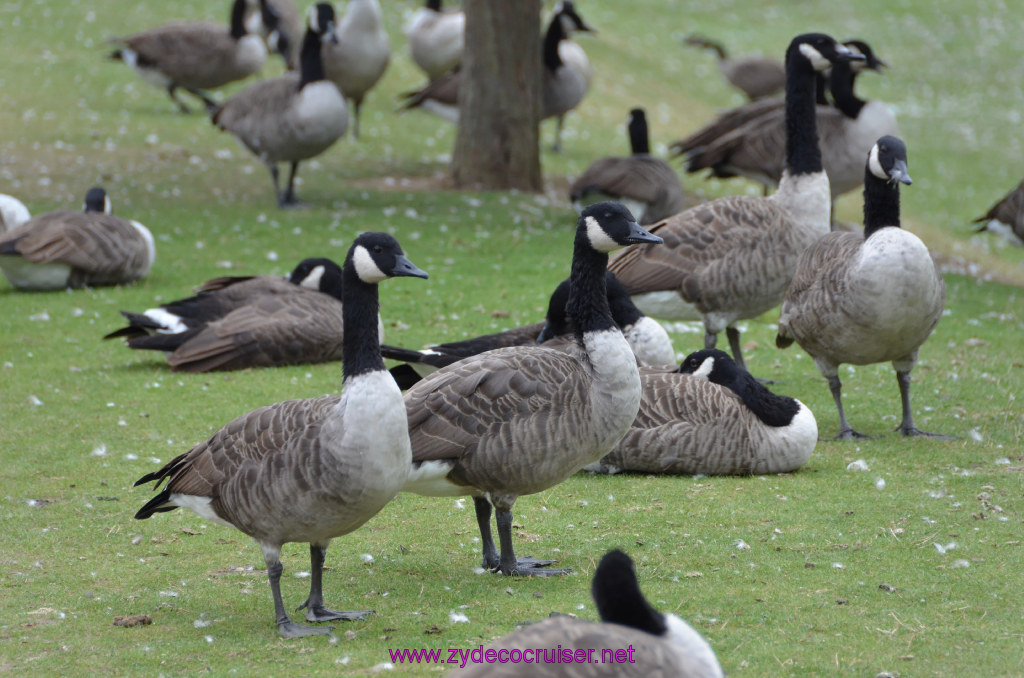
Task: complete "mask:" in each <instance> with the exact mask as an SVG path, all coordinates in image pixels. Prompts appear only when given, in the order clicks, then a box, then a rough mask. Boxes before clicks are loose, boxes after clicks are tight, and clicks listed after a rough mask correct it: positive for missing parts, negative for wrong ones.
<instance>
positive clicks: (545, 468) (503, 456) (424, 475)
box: [403, 202, 660, 576]
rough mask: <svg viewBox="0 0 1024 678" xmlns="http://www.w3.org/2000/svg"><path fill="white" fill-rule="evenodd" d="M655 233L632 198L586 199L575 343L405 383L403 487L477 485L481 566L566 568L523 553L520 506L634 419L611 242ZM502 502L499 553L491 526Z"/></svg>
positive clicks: (630, 362) (465, 488) (576, 262)
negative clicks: (608, 286)
mask: <svg viewBox="0 0 1024 678" xmlns="http://www.w3.org/2000/svg"><path fill="white" fill-rule="evenodd" d="M645 242H646V243H656V242H660V238H658V237H656V236H652V235H651V234H650V233H648V232H647V231H645V230H644V229H643V228H641V227H640V225H639V224H637V223H636V221H634V219H633V216H632V215H631V214H630V213H629V210H627V209H626V208H625V207H623V206H622V205H619V204H618V203H612V202H604V203H598V204H596V205H592V206H590V207H588V208H587V209H585V210H584V211H583V213H582V214H581V215H580V217H579V221H578V223H577V227H576V238H575V245H574V248H573V258H572V275H571V276H570V279H569V304H568V315H569V317H570V318H571V319H572V321H573V323H574V324H575V327H576V343H577V347H576V350H575V351H556V350H553V349H549V348H544V347H541V346H516V347H511V348H501V349H496V350H494V351H487V352H486V353H481V354H480V355H476V356H472V357H469V358H466V359H465V360H461V361H459V362H456V363H453V364H451V365H449V366H447V367H442V368H441V369H439V370H438V371H437V372H435V373H433V374H431V375H430V376H428V377H426V378H425V379H424V380H423V381H421V382H419V383H418V384H416V385H415V386H413V387H412V388H411V389H409V390H408V391H406V394H405V406H406V409H407V411H408V414H409V437H410V439H411V440H412V448H413V468H412V471H411V473H410V477H409V482H408V483H407V484H406V486H405V487H404V488H403V490H404V491H407V492H415V493H417V494H424V495H428V496H440V497H448V496H464V495H471V496H472V497H473V502H474V505H475V508H476V517H477V524H478V526H479V528H480V536H481V539H482V543H483V566H484V567H485V568H487V569H489V570H499V571H500V572H501V573H502V574H505V575H513V574H520V575H538V576H546V575H552V574H564V573H565V572H567V570H544V569H541V568H542V567H543V566H544V565H548V564H550V563H551V561H536V560H533V559H517V558H516V555H515V552H514V550H513V548H512V505H513V504H514V503H515V501H516V498H517V497H519V496H522V495H524V494H534V493H536V492H541V491H543V490H546V489H547V488H549V487H552V486H554V485H556V484H558V483H560V482H562V481H563V480H565V479H566V478H568V477H569V476H570V475H572V474H573V473H575V472H576V471H578V470H580V469H581V468H583V467H584V466H586V465H587V464H589V463H590V462H592V461H596V460H598V459H600V458H601V457H603V456H604V455H606V454H607V453H608V452H609V451H610V450H611V449H612V447H613V446H614V445H615V443H617V442H618V441H619V439H620V438H621V437H622V436H623V434H624V433H625V431H626V430H627V429H628V428H629V425H630V424H631V423H632V422H633V419H635V418H636V412H637V409H638V408H639V406H640V375H639V372H638V368H637V364H636V357H634V355H633V351H631V350H630V348H629V344H628V343H626V340H625V338H624V337H623V336H622V332H621V331H620V330H619V328H618V327H616V325H615V322H614V321H613V320H612V317H611V311H610V310H609V308H608V299H607V296H606V292H605V266H606V264H607V261H608V252H611V251H613V250H615V249H618V248H620V247H624V246H626V245H631V244H635V243H645ZM492 506H493V507H494V508H495V509H497V516H496V518H497V525H498V537H499V540H500V544H501V552H500V555H499V553H498V551H497V550H496V549H495V547H494V539H493V538H492V536H491V526H490V517H491V508H492Z"/></svg>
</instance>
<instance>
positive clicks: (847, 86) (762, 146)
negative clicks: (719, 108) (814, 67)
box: [679, 40, 898, 200]
mask: <svg viewBox="0 0 1024 678" xmlns="http://www.w3.org/2000/svg"><path fill="white" fill-rule="evenodd" d="M843 44H844V45H845V46H846V47H848V48H850V49H851V50H853V51H854V52H856V53H859V54H862V55H863V56H864V57H865V59H864V61H857V62H844V63H838V64H836V65H835V66H833V68H832V73H831V76H830V77H829V89H830V91H831V92H832V98H833V100H834V102H835V106H834V107H833V106H819V107H818V109H817V128H818V139H819V146H820V148H821V159H822V164H823V166H824V167H825V173H826V174H828V178H829V185H830V187H831V191H832V198H833V200H834V199H835V198H837V197H838V196H840V195H842V194H843V193H847V192H849V191H852V190H854V189H855V188H857V187H859V186H860V185H861V181H862V179H863V174H864V160H863V159H864V156H865V154H866V153H867V152H868V150H870V149H871V146H872V145H873V144H874V143H875V141H876V140H877V139H878V138H879V137H880V136H885V135H893V134H897V133H898V131H897V124H896V117H895V116H894V115H893V112H892V110H891V109H890V108H889V107H888V106H887V105H886V104H884V103H883V102H881V101H879V100H871V101H865V100H863V99H860V98H858V97H857V96H856V94H854V91H853V87H854V81H855V79H856V77H857V75H858V74H859V73H860V72H861V71H862V70H863V69H870V70H875V71H881V70H882V69H883V68H884V67H885V66H886V64H885V62H884V61H882V60H881V59H879V58H878V57H877V56H875V54H874V52H873V51H872V49H871V48H870V46H868V45H867V44H866V43H865V42H863V41H860V40H850V41H847V42H845V43H843ZM736 122H741V126H739V127H736V126H730V125H735V123H736ZM710 129H715V130H717V136H715V137H714V138H710V139H709V138H708V137H709V136H710V134H709V132H710ZM695 140H699V141H695ZM698 144H699V145H698ZM785 147H786V125H785V111H784V109H783V108H782V107H779V108H775V109H770V110H769V112H767V113H765V114H762V115H759V116H757V117H756V118H753V119H748V120H744V119H743V118H742V117H739V116H734V117H732V118H731V119H729V120H727V121H723V120H722V119H721V118H720V119H719V120H717V121H715V122H713V123H711V125H709V126H708V127H707V128H705V129H704V130H699V131H698V132H696V133H695V134H693V135H691V137H690V138H689V139H684V140H683V141H681V142H680V143H679V150H680V151H681V152H685V153H686V154H687V166H686V171H687V172H699V171H701V170H704V169H708V170H710V171H711V174H712V175H713V176H717V177H731V176H736V175H740V176H744V177H747V178H748V179H752V180H754V181H757V182H759V183H762V184H764V185H765V186H766V187H769V188H771V187H775V186H778V183H779V180H780V179H781V178H782V172H783V170H784V169H785V163H784V160H783V158H784V157H785Z"/></svg>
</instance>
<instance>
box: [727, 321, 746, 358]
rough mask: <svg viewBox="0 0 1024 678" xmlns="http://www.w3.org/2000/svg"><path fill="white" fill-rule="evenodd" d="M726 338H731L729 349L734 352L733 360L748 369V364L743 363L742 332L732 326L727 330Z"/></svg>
mask: <svg viewBox="0 0 1024 678" xmlns="http://www.w3.org/2000/svg"><path fill="white" fill-rule="evenodd" d="M725 336H727V337H728V338H729V348H730V349H731V350H732V359H733V360H735V361H736V364H737V365H739V366H740V367H742V368H743V369H747V364H746V363H745V362H744V361H743V350H742V349H741V348H740V331H739V330H738V329H736V328H735V327H733V326H732V325H730V326H729V327H726V328H725Z"/></svg>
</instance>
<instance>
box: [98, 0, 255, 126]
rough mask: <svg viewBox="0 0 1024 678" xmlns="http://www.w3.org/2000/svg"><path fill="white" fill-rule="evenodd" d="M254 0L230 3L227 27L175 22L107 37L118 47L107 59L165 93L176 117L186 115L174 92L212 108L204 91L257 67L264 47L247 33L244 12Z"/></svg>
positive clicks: (235, 78) (203, 23)
mask: <svg viewBox="0 0 1024 678" xmlns="http://www.w3.org/2000/svg"><path fill="white" fill-rule="evenodd" d="M254 7H256V3H255V2H254V0H234V2H233V3H232V5H231V26H230V28H229V29H227V30H225V28H224V26H222V25H220V24H214V23H208V22H175V23H169V24H165V25H163V26H158V27H156V28H151V29H150V30H148V31H143V32H142V33H136V34H135V35H129V36H127V37H124V38H111V39H110V42H112V43H115V44H118V45H120V47H119V48H118V49H117V50H115V51H114V52H112V53H111V54H110V58H111V59H114V60H119V61H123V62H124V63H126V64H128V66H130V67H131V68H132V70H134V71H135V72H136V73H138V74H139V76H140V77H141V78H142V79H143V80H145V81H146V82H148V83H150V84H151V85H153V86H155V87H159V88H160V89H163V90H166V91H167V95H168V96H169V97H171V100H172V101H174V103H175V104H177V105H178V108H179V109H180V110H181V112H182V113H188V112H189V109H188V106H186V105H185V103H184V102H183V101H182V100H181V99H179V98H178V94H177V90H178V89H179V88H181V89H184V90H185V91H186V92H188V93H189V94H192V95H193V96H195V97H197V98H199V99H201V100H202V101H203V103H204V104H205V105H206V107H207V108H213V107H215V106H216V105H217V104H216V102H215V101H214V100H213V99H211V98H210V97H209V95H208V94H206V93H205V92H204V90H208V89H215V88H217V87H223V86H224V85H226V84H228V83H230V82H234V81H235V80H242V79H244V78H248V77H249V76H250V75H253V74H254V73H256V72H257V71H258V70H260V68H262V67H263V62H264V61H266V58H267V48H266V45H264V44H263V39H262V38H261V37H260V36H259V35H256V34H255V33H251V32H249V28H248V27H246V25H245V16H246V13H247V12H248V11H249V10H250V9H251V8H254Z"/></svg>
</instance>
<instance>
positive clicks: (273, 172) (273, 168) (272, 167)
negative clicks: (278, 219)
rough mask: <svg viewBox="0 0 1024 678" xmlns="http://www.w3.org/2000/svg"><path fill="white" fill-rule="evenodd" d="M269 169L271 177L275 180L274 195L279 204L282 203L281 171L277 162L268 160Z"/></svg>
mask: <svg viewBox="0 0 1024 678" xmlns="http://www.w3.org/2000/svg"><path fill="white" fill-rule="evenodd" d="M267 169H269V170H270V179H271V180H272V181H273V182H274V197H275V198H277V204H278V205H280V204H281V200H282V197H281V173H280V172H279V171H278V169H277V163H275V162H268V163H267Z"/></svg>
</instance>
